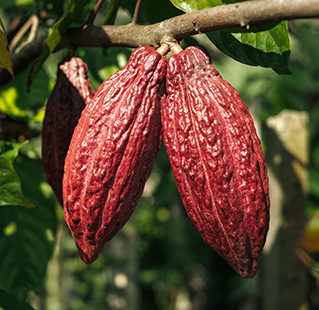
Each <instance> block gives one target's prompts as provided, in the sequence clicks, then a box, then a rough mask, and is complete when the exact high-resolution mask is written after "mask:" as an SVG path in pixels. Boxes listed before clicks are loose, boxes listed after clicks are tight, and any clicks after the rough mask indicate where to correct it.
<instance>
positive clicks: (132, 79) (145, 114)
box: [63, 46, 166, 264]
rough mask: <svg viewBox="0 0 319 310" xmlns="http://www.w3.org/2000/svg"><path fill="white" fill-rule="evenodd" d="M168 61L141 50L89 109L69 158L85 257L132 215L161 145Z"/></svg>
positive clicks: (72, 212)
mask: <svg viewBox="0 0 319 310" xmlns="http://www.w3.org/2000/svg"><path fill="white" fill-rule="evenodd" d="M165 74H166V59H165V58H164V57H162V55H161V54H160V53H159V52H157V51H156V50H155V49H154V48H152V47H149V46H142V47H140V48H137V49H136V50H135V51H134V52H133V53H132V55H131V57H130V59H129V63H128V64H127V66H126V67H125V68H124V69H122V70H120V71H118V72H116V73H115V74H114V75H113V76H111V77H110V78H109V79H107V80H106V81H104V82H103V83H102V85H101V86H100V87H99V89H98V90H97V92H96V94H95V96H94V98H93V100H92V101H91V102H90V104H88V105H87V106H86V108H85V109H84V111H83V113H82V115H81V118H80V120H79V123H78V125H77V126H76V128H75V130H74V134H73V137H72V140H71V143H70V147H69V151H68V154H67V157H66V160H65V167H64V170H65V172H64V178H63V200H64V214H65V220H66V222H67V224H68V226H69V228H70V230H71V232H72V235H73V237H74V239H75V241H76V245H77V247H78V250H79V253H80V256H81V258H82V260H83V261H84V262H85V263H87V264H89V263H92V262H93V261H94V260H95V259H97V258H98V256H99V255H100V253H101V251H102V248H103V247H104V245H105V244H106V243H107V242H108V241H109V240H111V239H112V238H113V237H114V236H115V235H116V233H117V232H118V231H119V230H120V229H121V228H122V227H123V226H124V224H125V223H126V222H127V221H128V219H129V218H130V217H131V215H132V213H133V211H134V209H135V207H136V205H137V203H138V200H139V199H140V197H141V195H142V192H143V188H144V185H145V182H146V180H147V178H148V176H149V174H150V172H151V169H152V167H153V164H154V161H155V159H156V157H157V153H158V151H159V149H160V146H161V140H162V126H161V115H160V105H161V102H162V101H163V100H164V99H165V83H164V77H165Z"/></svg>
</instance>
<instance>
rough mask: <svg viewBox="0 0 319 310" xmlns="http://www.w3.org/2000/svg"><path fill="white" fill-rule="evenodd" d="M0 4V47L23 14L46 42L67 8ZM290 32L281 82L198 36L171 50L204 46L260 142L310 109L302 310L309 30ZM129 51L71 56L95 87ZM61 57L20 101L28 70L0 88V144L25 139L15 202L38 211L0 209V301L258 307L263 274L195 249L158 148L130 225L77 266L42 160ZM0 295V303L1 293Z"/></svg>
mask: <svg viewBox="0 0 319 310" xmlns="http://www.w3.org/2000/svg"><path fill="white" fill-rule="evenodd" d="M109 2H110V1H106V3H109ZM0 3H1V5H0V16H1V19H2V21H3V23H4V25H5V28H6V30H7V36H8V40H9V42H10V40H12V38H13V37H14V35H15V34H16V32H17V30H18V29H19V27H21V25H22V24H23V23H24V22H25V21H26V20H27V19H28V18H29V17H30V15H31V14H33V13H35V12H36V13H37V14H39V15H41V14H42V16H43V19H42V23H40V26H39V33H40V34H46V33H47V32H48V29H49V28H50V27H52V26H53V25H54V23H55V22H56V21H57V20H58V19H60V18H61V16H63V14H64V13H65V12H66V10H67V7H66V2H65V1H62V0H59V1H54V2H51V1H49V0H37V1H32V0H23V1H22V0H15V1H13V0H10V1H1V2H0ZM94 5H95V1H91V2H90V3H89V4H88V5H86V6H85V7H84V9H83V10H82V12H81V14H80V15H79V16H78V17H77V20H76V22H75V23H74V25H75V26H77V25H82V24H84V22H85V21H86V19H87V17H88V16H89V14H90V12H91V10H92V9H93V8H94ZM134 7H135V2H134V1H130V0H122V1H121V5H120V7H119V9H118V11H117V15H116V19H115V24H127V23H129V22H130V21H131V18H132V14H133V11H134ZM154 8H156V9H154ZM106 11H107V7H105V8H104V9H102V10H101V13H100V16H99V15H98V16H97V20H100V21H101V22H102V21H103V20H104V17H105V13H106ZM181 13H182V12H181V11H179V10H177V9H176V8H175V7H174V6H173V5H172V4H171V3H170V2H169V1H159V0H157V1H152V0H143V2H142V8H141V12H140V18H139V20H140V23H142V24H147V23H154V22H158V21H161V20H164V19H166V18H169V17H172V16H175V15H177V14H181ZM14 25H16V26H15V27H14ZM289 31H290V39H291V56H290V61H289V69H290V71H291V72H292V74H291V75H278V74H276V73H275V72H273V71H272V70H270V69H264V68H260V67H251V66H247V65H243V64H240V63H238V62H236V61H234V60H232V59H230V58H229V57H227V56H225V55H224V54H222V53H221V52H220V51H219V50H217V49H216V48H215V47H214V45H213V44H212V43H211V42H210V41H209V40H208V39H207V37H206V36H205V35H200V36H194V37H191V38H187V39H185V40H183V41H182V42H181V45H182V46H183V47H186V46H187V45H194V44H202V45H204V46H205V47H206V48H207V49H208V50H209V52H210V54H211V58H212V61H213V64H214V65H215V66H216V68H217V69H218V70H219V71H220V73H221V75H222V76H223V77H224V79H226V80H227V81H228V82H230V83H231V84H232V85H233V86H234V87H235V88H236V89H237V90H238V92H239V93H240V94H241V98H242V100H243V101H244V102H245V103H246V104H247V105H248V106H249V107H250V110H251V112H252V114H253V116H254V118H255V119H256V123H257V124H259V125H258V126H257V127H258V129H259V133H260V134H261V136H262V131H261V128H262V124H263V123H264V122H265V121H266V119H267V118H268V117H269V116H274V115H277V114H278V113H279V112H280V111H282V110H283V109H293V110H301V111H307V112H309V115H310V123H309V134H310V164H309V167H308V171H309V198H308V204H307V217H308V218H309V219H311V221H310V222H309V225H308V226H307V229H308V230H307V232H308V235H307V236H308V237H307V238H308V239H307V240H304V242H305V243H306V242H309V236H311V238H312V239H311V241H310V248H311V250H310V251H309V253H308V254H309V257H311V259H312V260H313V261H314V263H313V265H312V268H311V269H309V291H308V296H309V298H308V299H309V300H308V301H309V309H318V307H319V294H318V286H317V285H318V282H316V281H317V278H316V277H318V275H317V274H316V270H317V269H316V260H317V261H318V268H319V255H318V253H319V242H318V240H319V219H318V215H317V212H318V209H319V143H318V142H319V126H318V124H319V73H318V72H319V58H318V48H319V40H318V34H319V22H318V21H316V20H312V21H293V22H289ZM21 43H23V42H20V44H21ZM17 48H19V46H18V47H17ZM131 51H132V49H129V48H119V47H114V48H109V49H107V50H103V49H101V48H78V49H77V50H76V53H75V55H76V56H78V57H81V58H82V59H83V60H84V61H85V62H86V63H87V65H88V68H89V77H90V79H91V82H92V85H93V87H94V88H95V89H97V87H98V86H99V85H100V84H101V83H102V82H103V81H104V80H105V79H106V78H108V77H109V76H110V75H111V74H113V73H114V72H116V71H117V70H119V69H121V68H123V67H124V66H125V65H126V63H127V61H128V59H129V56H130V53H131ZM67 53H68V51H67V50H61V51H59V52H57V53H55V54H52V55H50V57H49V58H48V59H47V60H46V61H45V63H44V65H43V68H42V69H41V70H40V72H39V74H38V76H37V77H36V79H35V81H34V83H33V85H32V89H31V92H30V93H27V92H26V81H27V76H28V72H29V70H30V68H27V69H26V70H25V71H24V72H22V73H21V74H19V75H17V76H16V78H15V79H14V80H12V81H11V82H9V83H7V84H6V85H4V86H2V87H1V88H0V111H1V113H0V139H1V140H5V141H9V142H11V143H19V142H22V141H26V142H27V143H25V144H23V145H21V147H20V146H19V148H20V151H19V155H18V156H17V158H16V159H15V161H14V163H13V165H14V168H15V171H16V173H17V175H18V176H19V178H20V180H21V186H22V192H23V193H24V196H25V197H26V198H27V199H28V200H29V201H30V202H31V203H33V204H34V205H36V206H37V208H36V209H28V208H25V207H20V206H10V205H7V206H0V283H1V289H0V294H4V290H5V291H7V292H10V293H12V294H14V295H15V296H16V297H17V298H18V299H19V300H20V302H21V303H19V305H20V306H19V307H21V309H30V308H29V306H28V304H24V302H27V303H29V304H30V305H32V307H34V309H39V310H40V309H41V310H42V309H43V310H44V309H47V310H68V309H70V310H71V309H72V310H82V309H83V310H84V309H110V310H113V309H114V310H115V309H123V310H124V309H127V310H135V309H136V310H138V309H140V310H144V309H145V310H149V309H152V310H153V309H154V310H167V309H172V310H173V309H174V310H192V309H194V310H195V309H198V310H208V309H219V310H224V309H225V310H226V309H227V310H257V309H261V305H262V298H263V279H262V276H261V274H260V273H258V274H257V276H256V277H255V278H253V279H243V278H241V277H240V276H239V275H238V274H236V273H235V272H234V271H233V270H232V269H231V267H229V266H228V264H227V263H226V262H225V261H224V260H223V259H221V258H220V257H219V256H218V255H217V254H216V253H215V252H214V251H213V250H211V248H210V247H209V246H208V245H206V244H205V243H204V242H203V240H202V239H201V237H200V235H199V233H198V232H197V231H196V229H195V228H194V226H193V224H192V222H191V221H190V219H189V218H188V217H187V214H186V211H185V209H184V207H183V205H182V203H181V200H180V197H179V194H178V192H177V189H176V185H175V181H174V177H173V175H172V172H171V170H170V164H169V161H168V157H167V154H166V151H165V148H164V145H163V147H162V149H161V151H160V153H159V156H158V158H157V161H156V163H155V165H154V168H153V171H152V173H151V176H150V178H149V180H148V181H147V183H146V186H145V190H144V194H143V196H142V198H141V200H140V202H139V204H138V206H137V208H136V211H135V213H134V214H133V217H132V218H131V220H130V221H129V222H128V223H127V224H126V226H125V227H124V228H123V230H122V231H120V233H118V235H117V236H116V237H115V238H114V239H113V240H112V241H110V242H109V243H108V244H107V245H106V246H105V248H104V250H103V252H102V254H101V256H100V257H99V258H98V259H97V260H96V261H95V262H94V263H92V264H91V265H89V266H87V265H85V264H84V263H83V262H82V261H81V260H80V258H79V256H78V253H77V249H76V246H75V243H74V241H73V239H72V237H71V234H70V232H69V230H68V228H67V226H66V224H65V222H64V218H63V210H62V208H61V206H60V205H59V204H58V203H57V201H56V199H55V197H54V194H53V192H52V190H51V188H50V186H49V185H48V184H47V183H46V181H45V175H44V172H43V169H42V163H41V126H42V120H43V117H44V111H45V103H46V100H47V98H48V96H49V95H50V92H51V91H52V89H53V87H54V85H55V80H56V71H57V65H58V63H59V62H60V61H61V60H62V59H63V58H64V57H66V55H67ZM266 151H267V150H266ZM310 252H311V253H310ZM316 255H317V256H316ZM260 268H261V270H262V268H263V259H261V267H260ZM17 275H18V276H17ZM1 296H3V295H1ZM5 296H6V298H9V297H8V296H9V294H8V295H5ZM10 296H11V295H10ZM3 300H4V299H3ZM1 307H3V309H15V308H5V307H4V304H1V302H0V309H1ZM17 309H18V308H17ZM19 309H20V308H19Z"/></svg>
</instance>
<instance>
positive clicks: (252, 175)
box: [162, 47, 269, 278]
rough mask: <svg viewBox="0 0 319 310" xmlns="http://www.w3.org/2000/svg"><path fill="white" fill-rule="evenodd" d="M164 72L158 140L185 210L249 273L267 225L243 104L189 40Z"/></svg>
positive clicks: (261, 168)
mask: <svg viewBox="0 0 319 310" xmlns="http://www.w3.org/2000/svg"><path fill="white" fill-rule="evenodd" d="M166 80H167V84H166V87H167V99H166V102H165V104H163V105H162V124H163V135H164V142H165V146H166V149H167V153H168V155H169V160H170V163H171V167H172V170H173V173H174V176H175V180H176V184H177V188H178V191H179V193H180V195H181V198H182V201H183V204H184V206H185V208H186V210H187V213H188V216H189V217H190V218H191V220H192V221H193V223H194V225H195V227H196V228H197V230H198V231H199V232H200V234H201V235H202V237H203V239H204V241H205V242H206V243H207V244H209V245H210V246H211V247H212V248H213V249H214V250H215V251H216V252H217V253H218V254H219V255H221V256H222V257H223V258H225V259H226V261H227V262H228V263H229V264H230V265H231V266H232V267H233V268H234V269H235V270H236V271H237V272H238V273H239V274H240V275H242V276H243V277H245V278H249V277H253V276H254V275H255V274H256V272H257V268H258V259H259V257H260V255H261V252H262V248H263V246H264V243H265V240H266V235H267V231H268V222H269V195H268V177H267V170H266V164H265V158H264V153H263V151H262V149H261V145H260V140H259V138H258V136H257V134H256V130H255V126H254V122H253V120H252V118H251V116H250V114H249V111H248V108H247V106H246V105H245V104H244V103H243V102H242V101H241V100H240V97H239V94H238V92H237V91H236V90H235V89H234V88H233V87H232V86H231V85H230V84H229V83H228V82H226V81H225V80H223V78H222V77H221V76H220V75H219V73H218V71H217V70H216V69H215V68H214V66H213V65H212V64H211V63H210V59H209V57H208V56H207V55H206V54H205V53H204V52H203V51H202V50H201V49H199V48H197V47H188V48H186V49H185V50H184V51H181V52H180V53H178V54H175V55H172V56H171V57H170V58H169V59H168V64H167V76H166Z"/></svg>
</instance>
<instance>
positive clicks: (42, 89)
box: [0, 67, 52, 121]
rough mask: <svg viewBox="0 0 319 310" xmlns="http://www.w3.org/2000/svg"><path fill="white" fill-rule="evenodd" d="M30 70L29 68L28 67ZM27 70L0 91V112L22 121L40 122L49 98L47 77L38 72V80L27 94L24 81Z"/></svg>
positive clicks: (45, 74)
mask: <svg viewBox="0 0 319 310" xmlns="http://www.w3.org/2000/svg"><path fill="white" fill-rule="evenodd" d="M29 68H30V67H29ZM27 78H28V70H24V71H23V72H21V73H20V74H19V75H17V76H16V78H15V80H11V81H10V82H8V83H7V84H6V85H4V86H3V87H2V88H1V90H0V110H1V112H3V113H5V114H8V115H11V116H14V117H19V118H23V119H29V120H35V121H42V119H43V111H44V108H43V106H44V104H45V101H46V99H47V98H48V97H49V95H50V93H51V91H52V89H50V81H49V76H48V74H47V72H46V71H45V70H42V69H41V70H40V72H39V76H38V78H37V79H36V80H35V81H34V83H33V86H32V92H31V93H27V92H26V88H25V81H26V80H27Z"/></svg>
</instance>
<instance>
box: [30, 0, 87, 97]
mask: <svg viewBox="0 0 319 310" xmlns="http://www.w3.org/2000/svg"><path fill="white" fill-rule="evenodd" d="M88 2H90V0H70V3H69V11H68V13H67V15H66V16H65V17H64V18H63V19H61V20H59V21H58V22H57V23H56V24H55V25H54V27H53V31H52V33H51V34H50V35H49V36H48V38H47V39H46V40H45V43H44V48H43V52H42V54H41V56H40V58H39V59H38V60H37V61H36V62H35V63H34V64H33V66H32V68H31V71H30V74H29V78H28V82H27V89H28V91H29V90H30V87H31V84H32V82H33V80H34V79H35V77H36V75H37V74H38V72H39V71H40V69H41V68H42V65H43V63H44V62H45V60H46V59H47V58H48V56H49V55H50V54H51V53H52V52H53V51H54V49H55V48H56V46H57V45H58V44H59V42H60V41H61V38H62V36H63V35H64V34H65V33H66V31H67V30H68V29H69V27H70V25H71V24H72V22H73V21H74V20H75V19H76V17H77V16H78V15H79V14H80V13H81V11H82V9H83V7H84V5H85V4H87V3H88Z"/></svg>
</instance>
